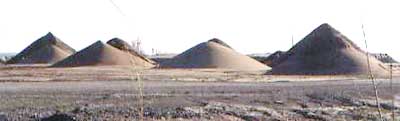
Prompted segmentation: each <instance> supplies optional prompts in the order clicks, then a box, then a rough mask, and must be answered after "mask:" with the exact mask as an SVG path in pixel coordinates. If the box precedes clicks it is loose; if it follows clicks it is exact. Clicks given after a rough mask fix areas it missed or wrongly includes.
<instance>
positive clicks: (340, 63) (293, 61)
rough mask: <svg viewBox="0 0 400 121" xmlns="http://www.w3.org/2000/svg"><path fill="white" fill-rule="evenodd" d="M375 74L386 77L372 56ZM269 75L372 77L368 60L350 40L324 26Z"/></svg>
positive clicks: (298, 44)
mask: <svg viewBox="0 0 400 121" xmlns="http://www.w3.org/2000/svg"><path fill="white" fill-rule="evenodd" d="M369 59H370V65H371V70H372V73H374V74H375V75H386V74H387V73H388V71H387V70H386V67H385V66H384V64H383V63H382V62H380V61H379V60H377V59H376V58H374V57H372V56H370V57H369ZM268 74H283V75H310V74H311V75H314V74H316V75H335V74H368V64H367V56H366V54H365V52H364V51H363V50H361V49H360V48H359V47H358V46H357V45H355V44H354V43H353V42H352V41H351V40H350V39H348V38H347V37H345V36H344V35H342V34H341V33H340V32H339V31H337V30H336V29H334V28H333V27H331V26H330V25H328V24H322V25H321V26H319V27H318V28H317V29H315V30H314V31H312V32H311V33H310V34H309V35H307V36H306V37H305V38H304V39H303V40H301V41H300V42H299V43H297V44H296V45H295V46H294V47H292V48H291V49H290V50H289V51H288V52H287V54H285V56H284V57H283V58H282V62H280V63H279V64H278V65H276V66H274V67H273V69H272V70H271V72H269V73H268Z"/></svg>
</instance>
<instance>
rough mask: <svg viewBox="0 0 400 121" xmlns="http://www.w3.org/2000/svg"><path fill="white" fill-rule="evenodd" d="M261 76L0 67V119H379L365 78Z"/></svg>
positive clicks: (386, 109)
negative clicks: (141, 90)
mask: <svg viewBox="0 0 400 121" xmlns="http://www.w3.org/2000/svg"><path fill="white" fill-rule="evenodd" d="M263 73H264V72H236V71H232V70H213V69H196V70H190V69H185V70H179V69H160V70H158V69H130V68H127V67H80V68H44V67H41V66H35V67H29V66H28V67H15V66H7V67H0V81H1V83H0V120H1V118H2V117H5V118H6V119H8V120H47V119H50V120H51V119H54V118H62V117H64V119H67V118H73V119H75V120H139V119H140V118H141V114H143V116H144V117H143V118H144V119H145V120H378V119H379V117H378V114H377V108H376V107H377V105H376V104H375V102H374V100H373V99H374V98H373V96H374V92H373V90H372V89H373V88H372V86H371V84H370V83H371V82H370V81H369V80H366V79H363V78H364V76H268V75H263ZM138 78H139V79H138ZM139 80H140V81H141V82H142V83H143V96H141V94H140V93H139V92H140V91H139V90H140V88H139V87H140V86H138V85H139ZM394 80H395V81H394V86H395V87H394V89H395V90H394V94H391V92H390V85H389V81H388V80H387V79H384V78H380V79H377V81H378V89H379V94H380V99H381V104H380V105H381V106H382V108H383V110H382V112H383V114H384V115H383V117H384V118H385V119H386V120H390V110H391V109H394V110H395V114H396V116H400V111H399V106H398V105H397V104H398V103H399V102H398V101H399V100H396V103H397V104H396V105H395V106H393V105H391V104H390V99H391V97H392V96H396V95H399V96H400V94H399V93H400V88H399V87H400V83H399V81H398V80H399V78H395V79H394ZM141 100H143V103H141ZM142 107H143V111H141V110H140V109H141V108H142ZM142 112H143V113H142ZM52 116H53V117H52ZM397 119H400V117H397Z"/></svg>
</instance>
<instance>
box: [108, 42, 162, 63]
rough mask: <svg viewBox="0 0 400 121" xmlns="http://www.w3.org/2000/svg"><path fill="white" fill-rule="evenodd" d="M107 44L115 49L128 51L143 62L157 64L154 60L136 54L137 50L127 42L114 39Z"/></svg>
mask: <svg viewBox="0 0 400 121" xmlns="http://www.w3.org/2000/svg"><path fill="white" fill-rule="evenodd" d="M107 44H109V45H111V46H113V47H115V48H118V49H119V50H122V51H126V52H128V53H130V54H132V55H133V56H137V57H139V58H142V59H143V60H145V61H147V62H149V63H152V64H155V62H154V61H152V60H150V59H148V58H147V57H145V56H144V55H141V54H139V53H138V52H136V51H135V49H134V48H133V47H132V46H131V45H129V44H128V43H127V42H125V41H124V40H122V39H119V38H113V39H111V40H109V41H108V42H107Z"/></svg>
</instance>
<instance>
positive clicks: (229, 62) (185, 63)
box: [161, 40, 269, 70]
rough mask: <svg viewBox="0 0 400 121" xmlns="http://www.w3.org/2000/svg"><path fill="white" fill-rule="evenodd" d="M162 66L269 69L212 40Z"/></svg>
mask: <svg viewBox="0 0 400 121" xmlns="http://www.w3.org/2000/svg"><path fill="white" fill-rule="evenodd" d="M219 41H220V40H219ZM221 42H222V41H221ZM161 66H162V67H165V68H226V69H237V70H266V69H269V67H268V66H266V65H264V64H262V63H260V62H258V61H257V60H254V59H252V58H250V57H248V56H245V55H242V54H240V53H238V52H236V51H235V50H233V49H231V48H229V47H227V46H225V45H223V44H220V43H219V42H218V43H217V42H215V41H211V40H210V41H208V42H203V43H200V44H198V45H196V46H194V47H192V48H190V49H189V50H186V51H185V52H183V53H181V54H179V55H177V56H175V57H174V58H172V59H171V60H169V61H167V62H166V63H162V64H161Z"/></svg>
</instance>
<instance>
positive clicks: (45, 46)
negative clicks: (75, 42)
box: [7, 33, 75, 64]
mask: <svg viewBox="0 0 400 121" xmlns="http://www.w3.org/2000/svg"><path fill="white" fill-rule="evenodd" d="M73 53H75V50H74V49H72V48H71V47H69V46H68V45H67V44H65V43H64V42H62V41H61V40H59V39H58V38H57V37H55V36H54V35H53V34H51V33H48V34H47V35H45V36H43V37H41V38H40V39H38V40H36V41H35V42H33V43H32V44H31V45H29V46H28V47H27V48H25V49H24V50H23V51H22V52H20V53H18V54H17V55H16V56H14V57H13V58H11V59H10V60H9V61H7V63H8V64H51V63H55V62H57V61H59V60H62V59H64V58H66V57H68V56H69V55H72V54H73Z"/></svg>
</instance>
